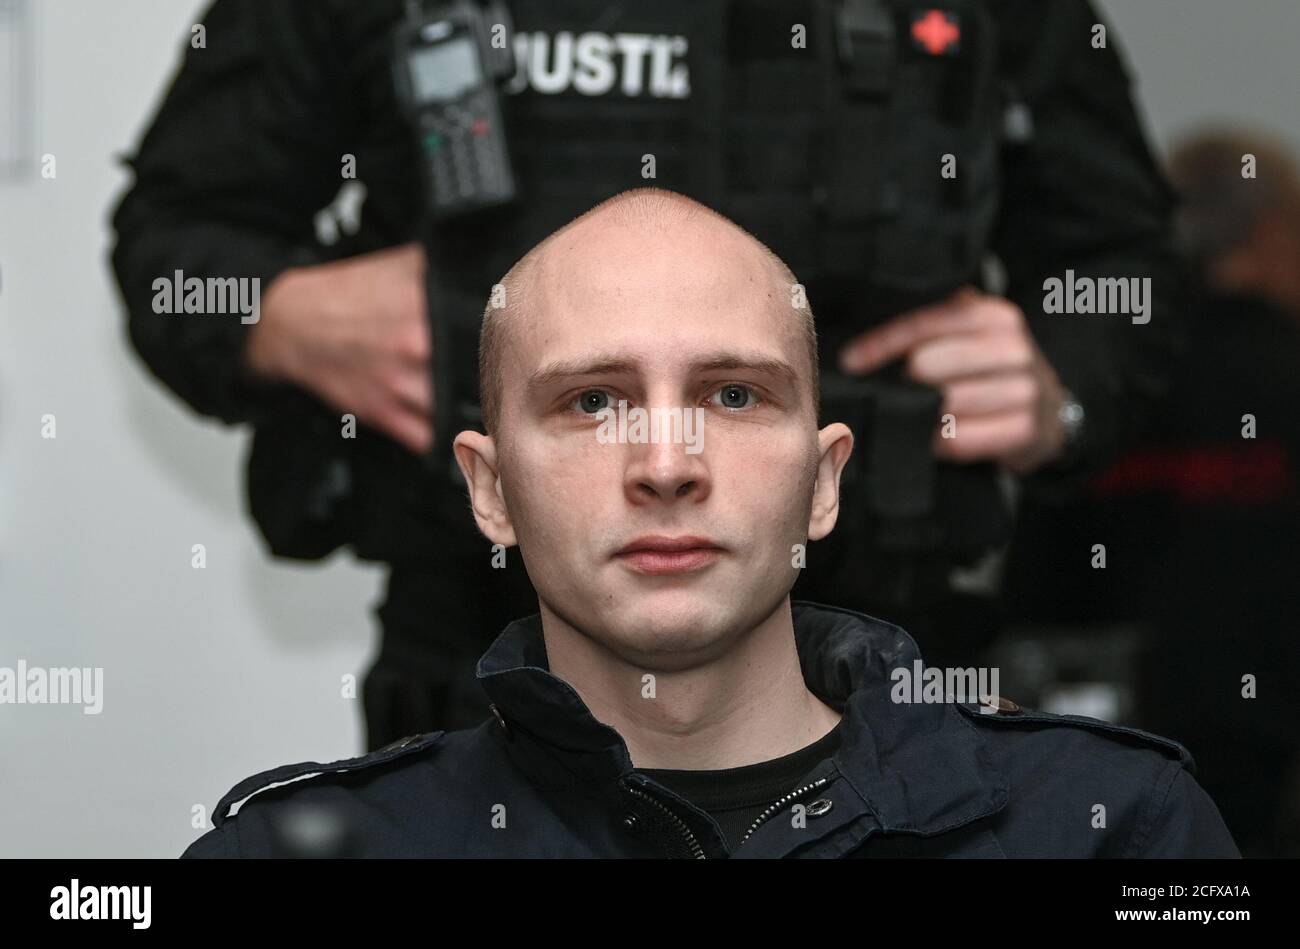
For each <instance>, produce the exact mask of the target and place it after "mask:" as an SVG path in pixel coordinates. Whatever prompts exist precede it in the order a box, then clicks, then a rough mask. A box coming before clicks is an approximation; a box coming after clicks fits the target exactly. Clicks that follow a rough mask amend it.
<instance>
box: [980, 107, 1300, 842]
mask: <svg viewBox="0 0 1300 949" xmlns="http://www.w3.org/2000/svg"><path fill="white" fill-rule="evenodd" d="M1169 173H1170V176H1171V178H1172V180H1173V182H1174V184H1175V186H1176V187H1177V189H1178V191H1179V193H1180V196H1181V199H1182V201H1181V207H1180V210H1179V212H1178V219H1177V220H1178V232H1179V238H1180V242H1181V244H1182V246H1183V250H1184V251H1185V254H1186V259H1187V265H1188V285H1189V288H1190V293H1189V303H1190V306H1189V309H1188V312H1187V324H1188V325H1187V329H1188V334H1189V339H1188V343H1189V347H1188V350H1187V352H1186V354H1185V356H1184V358H1183V359H1181V360H1180V361H1179V363H1178V364H1177V366H1176V367H1175V369H1174V374H1173V384H1172V386H1171V388H1170V391H1169V394H1168V396H1167V398H1165V399H1164V400H1163V402H1162V404H1161V406H1160V408H1159V409H1158V411H1157V415H1156V423H1155V425H1154V426H1153V434H1152V436H1151V437H1150V438H1149V439H1147V440H1146V441H1145V442H1144V443H1142V444H1141V445H1140V446H1137V447H1135V448H1134V449H1132V450H1131V451H1130V452H1128V453H1127V454H1126V455H1124V456H1123V457H1122V458H1120V459H1119V460H1118V461H1116V462H1115V463H1114V464H1113V465H1111V466H1110V467H1109V468H1108V469H1107V470H1105V471H1104V472H1103V473H1101V474H1100V475H1099V476H1097V477H1096V478H1094V479H1092V480H1091V481H1090V482H1089V484H1088V485H1087V487H1086V488H1085V490H1084V491H1083V492H1082V493H1081V496H1080V497H1079V498H1077V499H1074V500H1072V501H1070V502H1068V503H1064V504H1036V503H1032V502H1031V503H1030V504H1029V505H1027V506H1025V507H1023V508H1022V509H1021V512H1020V514H1021V521H1020V523H1019V525H1018V528H1017V534H1016V538H1015V541H1014V542H1013V544H1012V547H1011V551H1010V554H1009V557H1008V567H1007V576H1006V583H1005V586H1004V590H1003V606H1004V609H1005V610H1006V613H1007V616H1008V622H1009V625H1011V626H1013V627H1015V628H1016V630H1017V633H1016V635H1015V638H1016V640H1017V642H1018V643H1019V649H1020V653H1019V655H1020V656H1021V659H1020V665H1021V666H1022V667H1024V668H1029V667H1032V666H1033V665H1034V662H1033V661H1030V659H1026V658H1025V657H1026V656H1028V657H1031V659H1036V661H1037V662H1038V664H1039V665H1041V666H1043V667H1044V668H1043V669H1040V670H1039V673H1038V676H1037V678H1038V680H1039V686H1040V688H1042V689H1043V690H1044V691H1047V692H1051V691H1052V690H1056V691H1057V692H1060V693H1062V694H1065V692H1067V691H1068V690H1069V688H1071V687H1073V688H1074V690H1075V694H1078V691H1079V686H1080V683H1081V682H1089V683H1090V685H1091V687H1092V688H1093V689H1094V691H1096V690H1098V689H1100V690H1101V691H1102V693H1103V694H1105V691H1106V690H1107V689H1109V690H1110V691H1111V694H1114V695H1119V696H1122V697H1124V700H1123V701H1115V702H1113V703H1111V704H1112V708H1115V709H1116V712H1115V717H1119V718H1123V719H1125V720H1131V721H1134V722H1135V723H1137V724H1140V725H1142V726H1143V727H1146V728H1149V729H1151V730H1152V731H1156V732H1160V733H1162V734H1168V735H1170V736H1172V737H1174V738H1177V739H1178V740H1179V741H1181V742H1183V743H1184V744H1186V745H1187V746H1188V748H1189V750H1190V751H1191V752H1192V754H1193V755H1194V756H1195V758H1196V762H1197V765H1198V771H1197V774H1198V777H1199V779H1200V780H1201V781H1202V783H1203V784H1204V785H1205V787H1206V788H1207V790H1209V792H1210V793H1211V794H1212V795H1213V796H1214V798H1215V800H1216V801H1217V802H1218V803H1219V806H1220V808H1221V810H1222V812H1223V816H1224V819H1225V821H1226V822H1227V824H1228V826H1229V827H1230V828H1231V829H1232V831H1233V834H1234V835H1235V836H1236V838H1237V840H1238V843H1239V844H1240V846H1241V849H1242V852H1243V854H1245V855H1247V856H1282V855H1287V856H1300V836H1298V835H1297V828H1298V827H1300V822H1298V821H1297V816H1298V815H1300V701H1297V698H1296V696H1297V695H1300V648H1298V647H1297V645H1296V630H1297V627H1300V544H1298V543H1297V540H1298V539H1300V175H1297V171H1296V164H1295V161H1294V159H1293V157H1292V155H1291V154H1290V152H1289V150H1288V149H1287V148H1286V146H1284V145H1282V144H1280V143H1279V142H1278V141H1277V140H1276V139H1274V138H1273V137H1270V136H1268V135H1265V134H1262V133H1257V132H1249V131H1235V130H1227V131H1224V130H1219V131H1206V132H1201V133H1198V134H1194V135H1191V136H1189V137H1187V138H1186V139H1185V140H1183V141H1182V142H1181V143H1179V144H1178V145H1176V147H1175V148H1173V149H1172V151H1171V156H1170V160H1169ZM1094 544H1101V545H1104V546H1105V548H1106V555H1107V563H1106V566H1105V569H1091V568H1090V563H1089V557H1090V551H1091V550H1092V545H1094ZM1013 664H1014V663H1013ZM1069 680H1073V682H1071V681H1069ZM1005 681H1007V680H1006V679H1005V678H1004V682H1005ZM1011 681H1012V682H1015V681H1016V679H1015V676H1014V675H1013V676H1012V677H1011ZM1018 694H1020V697H1021V698H1022V699H1024V700H1026V701H1038V702H1041V703H1042V704H1043V705H1044V706H1045V707H1051V706H1052V703H1051V702H1050V701H1043V698H1042V696H1041V695H1035V694H1034V692H1033V690H1023V689H1022V690H1021V692H1020V693H1018ZM1058 710H1059V709H1058Z"/></svg>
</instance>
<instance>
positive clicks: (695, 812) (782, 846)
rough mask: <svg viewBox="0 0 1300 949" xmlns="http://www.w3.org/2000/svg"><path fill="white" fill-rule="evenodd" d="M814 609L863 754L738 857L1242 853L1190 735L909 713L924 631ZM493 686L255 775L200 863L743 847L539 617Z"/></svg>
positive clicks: (487, 666)
mask: <svg viewBox="0 0 1300 949" xmlns="http://www.w3.org/2000/svg"><path fill="white" fill-rule="evenodd" d="M793 611H794V621H795V636H796V639H797V642H798V651H799V659H800V662H801V664H802V667H803V673H804V678H805V680H806V681H807V684H808V687H809V688H810V689H811V690H812V691H813V692H814V693H816V694H817V695H818V696H819V697H820V698H821V699H822V700H823V701H825V702H827V703H828V704H830V705H832V706H833V707H835V708H836V709H839V710H841V711H842V712H843V715H844V718H843V722H842V725H841V731H842V740H841V745H840V748H839V750H838V751H837V752H836V753H835V754H834V756H833V757H832V758H830V759H828V760H827V761H824V762H822V764H820V765H819V766H818V767H816V768H815V769H813V770H812V771H811V772H810V773H809V775H808V776H807V778H806V779H805V780H804V781H803V782H801V785H800V788H799V792H798V793H797V794H796V795H795V796H794V797H793V798H791V800H790V801H789V802H788V804H789V807H785V806H783V807H782V808H780V809H772V810H771V813H770V814H769V815H768V816H767V819H766V820H764V821H762V822H761V823H760V824H758V826H757V827H756V828H755V829H754V830H753V831H752V832H751V836H750V837H749V838H748V839H747V840H746V842H745V843H744V844H743V845H742V846H740V847H739V848H738V849H737V850H736V851H735V853H734V854H732V855H733V856H736V857H897V856H935V857H1236V856H1239V854H1238V852H1237V848H1236V846H1235V845H1234V843H1233V841H1232V837H1231V836H1230V834H1229V833H1228V830H1227V828H1226V827H1225V826H1224V824H1223V821H1222V819H1221V818H1220V817H1219V812H1218V810H1217V809H1216V808H1215V806H1214V804H1213V802H1212V801H1211V800H1210V799H1209V797H1208V796H1207V795H1206V794H1205V792H1204V791H1203V790H1201V788H1200V786H1199V785H1198V784H1197V783H1196V781H1195V779H1194V778H1193V770H1194V765H1193V763H1192V759H1191V756H1190V755H1189V754H1188V753H1187V751H1186V750H1185V749H1184V748H1183V747H1182V746H1181V745H1179V744H1178V743H1177V742H1174V741H1170V740H1168V739H1164V738H1160V737H1158V736H1155V735H1151V734H1148V733H1146V732H1141V731H1138V730H1136V729H1132V728H1123V727H1120V726H1117V725H1111V724H1108V723H1105V722H1101V721H1097V720H1095V719H1089V718H1083V717H1080V716H1062V715H1052V714H1048V713H1045V712H1037V711H1030V710H1027V709H1020V708H1018V707H1017V706H1016V705H1015V704H1014V703H1012V702H1009V701H1007V700H1001V701H1000V702H998V703H996V704H997V705H999V706H1000V710H999V711H998V712H997V713H995V714H987V713H982V712H981V711H980V710H979V708H978V706H977V705H975V704H959V703H940V704H898V703H896V702H895V701H893V700H892V699H891V691H893V689H894V684H895V683H894V680H891V678H890V673H891V671H892V670H893V669H896V668H898V667H900V666H905V667H907V668H911V667H912V663H913V661H914V660H915V659H917V658H919V653H918V651H917V647H916V644H915V643H914V642H913V641H912V639H911V637H910V636H908V634H907V633H906V632H904V631H903V630H902V629H900V628H899V627H897V626H894V625H892V624H890V623H885V622H882V621H880V620H877V619H874V618H871V617H868V616H864V615H861V614H858V613H852V612H848V611H846V610H840V609H834V608H829V607H822V606H815V605H812V604H805V603H795V604H794V610H793ZM478 677H479V680H480V682H481V683H482V685H483V687H484V689H485V690H486V691H487V692H488V695H489V697H490V698H491V700H492V702H493V707H494V711H495V717H494V718H492V719H489V720H488V721H486V722H484V723H483V724H482V725H480V726H479V727H478V728H475V729H470V730H466V731H458V732H451V733H444V732H433V733H431V734H427V735H420V736H414V737H411V738H406V739H403V740H402V741H400V742H395V743H393V744H392V745H389V746H388V747H387V748H384V749H382V750H380V751H377V752H374V753H372V754H369V755H365V756H363V757H359V758H352V759H348V760H345V761H338V762H334V763H332V764H324V765H322V764H317V763H315V762H308V763H304V764H298V765H289V766H286V767H283V768H277V769H275V770H272V771H267V772H264V773H263V774H259V775H256V776H254V777H252V778H249V779H248V780H246V781H243V782H242V783H240V784H239V785H237V786H236V787H235V788H234V789H233V790H232V791H231V792H230V793H229V794H228V795H226V797H225V798H224V799H222V801H221V802H220V804H218V806H217V810H216V813H215V815H214V819H213V820H214V824H215V827H214V829H213V830H211V831H209V832H208V833H207V834H205V835H204V836H203V837H201V838H199V839H198V840H197V841H195V842H194V843H193V844H192V845H191V846H190V847H189V849H188V850H186V852H185V854H184V856H186V857H268V856H286V855H291V856H298V855H302V856H366V857H413V856H426V857H666V856H669V857H723V856H727V855H728V851H727V849H726V846H725V844H724V842H723V837H722V834H721V833H720V831H719V829H718V827H717V825H716V824H715V823H714V821H713V820H712V819H711V818H710V817H709V816H708V815H707V814H705V813H704V812H703V811H701V810H699V809H697V808H696V807H694V806H692V805H691V804H689V803H687V802H686V801H685V800H683V799H681V798H680V797H678V796H676V795H675V794H673V793H672V792H671V791H669V790H668V789H667V788H665V787H663V786H661V785H659V784H657V783H655V782H654V781H651V780H649V779H648V778H646V777H644V776H643V775H640V774H638V773H635V772H634V771H633V767H632V762H631V759H630V758H629V756H628V752H627V747H626V745H625V744H624V742H623V740H622V738H620V737H619V735H618V733H617V732H616V731H615V730H614V729H613V728H610V727H609V726H607V725H603V724H601V723H600V722H598V721H597V720H596V719H595V718H594V717H593V716H592V714H591V712H590V711H589V710H588V709H587V707H586V705H584V704H583V702H582V700H581V699H580V698H579V697H578V694H577V693H576V692H575V691H574V690H573V689H572V688H571V687H570V686H569V685H568V684H567V683H565V682H564V681H562V680H561V679H559V678H558V677H556V676H554V675H552V674H551V673H550V672H549V671H547V661H546V652H545V647H544V644H543V640H542V634H541V625H540V621H539V619H538V618H537V617H536V616H533V617H530V618H528V619H524V620H520V621H518V622H515V623H512V624H511V625H510V626H508V627H507V628H506V629H505V631H504V632H503V633H502V634H501V636H500V637H499V638H498V639H497V641H496V642H495V643H494V644H493V645H492V647H491V648H490V649H489V650H488V651H487V653H485V654H484V656H483V658H482V659H481V660H480V662H479V666H478ZM272 785H275V786H274V787H272ZM241 801H242V802H243V804H242V807H240V808H239V810H238V813H237V814H233V815H232V814H231V813H230V810H231V808H232V806H234V805H236V804H239V803H240V802H241ZM796 805H798V808H797V809H796V807H795V806H796ZM1099 805H1100V807H1099Z"/></svg>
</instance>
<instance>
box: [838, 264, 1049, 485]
mask: <svg viewBox="0 0 1300 949" xmlns="http://www.w3.org/2000/svg"><path fill="white" fill-rule="evenodd" d="M901 356H906V357H907V375H908V376H909V377H911V378H912V379H915V380H916V381H918V382H923V383H927V384H929V385H932V386H935V387H936V388H938V389H940V390H941V391H942V392H943V408H942V409H941V414H948V413H951V414H952V415H953V416H954V418H955V420H956V424H955V437H952V438H944V437H943V428H944V426H943V425H942V424H940V426H939V427H938V429H937V430H936V432H935V437H934V452H935V455H936V456H938V457H940V458H946V459H948V460H951V461H990V460H991V461H997V462H1000V463H1001V464H1003V465H1005V466H1006V467H1007V468H1009V469H1011V470H1012V471H1014V472H1016V473H1017V474H1028V473H1029V472H1031V471H1033V470H1034V469H1035V468H1038V467H1039V466H1040V465H1043V464H1045V463H1046V462H1048V461H1050V460H1051V459H1052V458H1054V457H1056V456H1057V455H1058V454H1059V453H1060V451H1061V448H1062V446H1063V444H1064V441H1065V428H1064V426H1063V424H1062V423H1061V421H1060V419H1059V416H1058V413H1059V412H1060V409H1061V406H1062V405H1063V404H1064V402H1065V389H1064V387H1063V386H1062V385H1061V381H1060V379H1059V378H1058V377H1057V375H1056V372H1055V370H1053V369H1052V367H1051V365H1050V364H1049V363H1048V362H1047V359H1046V358H1045V357H1044V356H1043V353H1042V351H1041V350H1040V349H1039V348H1038V345H1037V344H1036V343H1035V342H1034V338H1033V336H1031V335H1030V333H1029V328H1028V326H1026V324H1025V315H1024V313H1022V312H1021V310H1020V308H1019V307H1018V306H1016V305H1015V304H1014V303H1012V302H1011V301H1010V300H1006V299H1003V298H1002V297H995V296H990V295H988V294H985V293H980V292H979V291H978V290H975V289H974V288H971V287H963V288H962V289H961V290H959V291H957V292H956V293H955V294H953V295H952V296H951V297H949V298H948V299H947V300H944V301H943V302H942V303H937V304H934V305H932V306H927V307H922V308H921V309H918V310H913V311H911V312H910V313H904V314H903V315H902V316H898V317H895V318H894V319H893V320H891V321H890V322H888V323H886V324H884V325H882V326H879V327H876V328H875V329H872V330H869V331H868V332H866V333H863V334H862V335H860V336H857V337H855V338H854V339H852V340H850V341H849V342H848V343H846V344H845V346H844V348H843V349H841V350H840V368H841V369H842V370H843V371H844V372H846V373H850V374H852V375H863V374H865V373H868V372H871V371H873V370H875V369H878V368H879V367H881V366H883V365H885V364H886V363H888V362H891V361H892V360H894V359H897V358H899V357H901Z"/></svg>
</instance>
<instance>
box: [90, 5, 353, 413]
mask: <svg viewBox="0 0 1300 949" xmlns="http://www.w3.org/2000/svg"><path fill="white" fill-rule="evenodd" d="M203 24H204V27H205V29H206V37H205V39H206V45H205V46H204V47H203V48H194V47H193V46H192V45H189V44H188V43H187V47H186V49H185V55H184V59H183V62H182V64H181V67H180V70H179V72H178V74H177V75H176V77H175V79H174V81H173V83H172V85H171V88H170V89H169V91H168V92H167V94H166V97H165V99H164V101H163V102H162V105H161V106H160V108H159V110H158V112H157V114H156V116H155V117H154V119H153V122H152V124H151V126H150V127H149V129H148V131H147V132H146V133H145V135H144V137H143V139H142V141H141V142H140V144H139V147H138V149H137V151H136V153H135V154H134V156H133V157H130V158H127V159H125V161H126V163H127V164H128V165H129V166H130V167H131V168H132V169H133V170H134V173H135V181H134V184H133V185H132V186H131V187H130V188H129V190H128V191H127V193H126V194H125V195H124V197H123V198H122V200H121V202H120V204H119V205H118V207H117V208H116V210H115V212H114V214H113V218H112V223H113V227H114V229H115V231H116V234H117V242H116V244H115V246H114V249H113V253H112V263H113V268H114V270H115V272H116V275H117V279H118V284H119V287H120V289H121V293H122V296H123V299H124V301H125V303H126V308H127V319H128V327H129V332H130V338H131V341H132V343H133V344H134V346H135V348H136V350H137V351H138V352H139V354H140V356H141V357H142V358H143V359H144V361H145V362H146V363H147V364H148V365H149V368H150V369H151V370H153V372H154V373H155V374H156V375H157V376H158V378H160V379H161V380H162V381H163V382H164V383H166V384H167V385H168V386H169V387H171V388H172V389H173V390H175V392H176V393H177V394H178V395H179V396H180V397H181V398H183V399H184V400H185V401H186V402H188V403H189V404H190V405H191V406H193V407H194V408H195V409H196V410H197V411H199V412H202V413H205V414H208V415H215V416H217V417H218V418H221V419H223V420H224V421H226V422H238V421H244V420H254V421H256V419H257V418H258V417H259V416H260V415H261V414H262V413H268V412H272V411H274V409H275V407H276V405H277V404H278V403H279V401H280V399H281V398H282V397H283V395H284V392H285V390H284V388H283V387H275V386H267V385H261V384H259V383H257V382H256V381H254V380H253V379H252V378H251V377H250V376H249V375H248V374H247V373H246V372H245V371H244V368H243V361H242V356H243V347H244V344H245V340H246V338H247V335H248V331H249V330H250V329H251V328H252V325H251V324H245V323H242V322H241V321H240V317H239V315H238V314H227V315H201V314H185V315H172V314H165V313H164V314H159V313H155V312H154V311H153V297H154V290H153V289H152V285H153V282H154V281H155V280H157V279H158V278H160V277H168V278H170V277H172V275H173V273H174V272H175V271H177V270H180V271H182V272H183V273H184V276H185V277H186V278H189V277H199V278H207V277H209V276H212V277H258V278H260V279H261V291H262V293H263V294H265V292H266V290H267V289H268V287H269V285H270V283H271V281H272V280H273V279H274V278H275V277H276V276H277V275H278V274H279V273H280V272H281V271H283V270H284V269H285V268H287V267H289V266H292V265H294V264H301V263H310V262H313V255H312V250H311V248H312V246H313V244H314V236H313V235H314V227H313V219H314V215H315V213H316V212H317V211H318V210H320V209H321V208H322V207H324V206H325V205H326V204H328V203H329V201H330V200H331V198H332V197H333V196H334V194H335V193H336V192H337V190H338V188H339V186H340V185H341V184H342V182H341V180H340V167H341V166H340V162H341V159H342V153H343V152H345V151H346V149H345V148H343V147H342V146H341V145H340V144H339V142H340V141H341V140H343V136H345V135H346V129H345V128H344V127H343V116H340V115H336V114H334V109H333V105H332V103H334V102H335V101H336V99H335V97H334V96H333V95H332V94H331V89H330V83H331V78H330V75H329V73H328V71H327V70H328V64H329V63H330V61H331V56H329V55H328V49H327V44H328V36H327V35H326V26H327V18H326V16H325V14H324V13H323V12H321V5H320V4H316V3H300V2H292V3H265V2H263V0H216V2H214V3H213V4H212V6H211V7H210V8H209V9H208V10H207V13H206V15H205V16H204V18H203ZM188 39H189V37H187V40H188Z"/></svg>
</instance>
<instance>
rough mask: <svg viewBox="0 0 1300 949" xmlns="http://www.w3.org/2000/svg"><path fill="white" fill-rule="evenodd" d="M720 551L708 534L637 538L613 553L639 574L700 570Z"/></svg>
mask: <svg viewBox="0 0 1300 949" xmlns="http://www.w3.org/2000/svg"><path fill="white" fill-rule="evenodd" d="M722 554H723V549H722V548H721V547H719V546H718V545H717V544H715V543H714V542H713V541H711V540H709V539H708V538H707V537H662V536H651V537H638V538H637V539H636V540H634V541H632V543H630V544H628V545H627V546H626V547H624V548H623V549H622V550H620V551H619V552H618V553H616V554H615V555H614V559H616V560H620V561H622V562H623V563H625V564H627V565H628V566H629V567H631V568H632V569H633V570H636V571H638V572H639V573H647V574H655V575H659V574H666V573H689V572H691V571H693V570H702V569H703V568H704V567H707V566H708V565H709V564H711V563H713V562H714V561H715V560H717V559H718V558H719V557H721V556H722Z"/></svg>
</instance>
